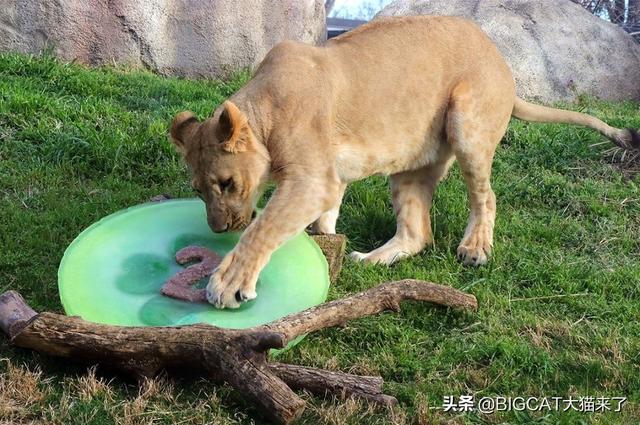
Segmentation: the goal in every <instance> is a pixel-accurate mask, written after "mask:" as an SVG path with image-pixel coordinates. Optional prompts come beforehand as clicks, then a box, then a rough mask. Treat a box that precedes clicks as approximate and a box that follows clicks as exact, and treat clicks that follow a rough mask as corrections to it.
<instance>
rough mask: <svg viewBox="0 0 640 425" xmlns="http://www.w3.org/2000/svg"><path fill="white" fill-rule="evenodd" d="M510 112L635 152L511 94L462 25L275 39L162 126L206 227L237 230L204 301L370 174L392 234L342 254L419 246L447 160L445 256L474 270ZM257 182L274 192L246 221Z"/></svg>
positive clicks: (322, 220)
mask: <svg viewBox="0 0 640 425" xmlns="http://www.w3.org/2000/svg"><path fill="white" fill-rule="evenodd" d="M511 116H515V117H517V118H520V119H524V120H529V121H546V122H563V123H570V124H579V125H585V126H589V127H591V128H594V129H596V130H598V131H599V132H601V133H602V134H604V135H605V136H607V137H608V138H610V139H611V140H612V141H613V142H614V143H616V144H618V145H619V146H622V147H624V148H631V147H634V148H637V147H639V146H640V137H639V136H638V133H637V132H635V131H632V130H621V129H617V128H613V127H610V126H608V125H607V124H605V123H603V122H602V121H600V120H598V119H597V118H594V117H591V116H589V115H585V114H580V113H576V112H569V111H562V110H558V109H552V108H546V107H542V106H536V105H533V104H530V103H527V102H525V101H523V100H521V99H519V98H517V97H516V94H515V87H514V80H513V77H512V75H511V71H510V69H509V67H508V66H507V64H506V62H505V60H504V59H503V57H502V56H501V55H500V52H499V51H498V49H497V48H496V47H495V46H494V44H493V43H492V42H491V41H490V40H489V38H488V37H487V36H486V35H485V34H484V33H483V32H482V31H481V30H480V28H479V27H477V26H476V25H475V24H473V23H472V22H470V21H467V20H464V19H461V18H453V17H429V16H423V17H405V18H386V19H379V20H376V21H373V22H371V23H369V24H367V25H363V26H361V27H359V28H358V29H355V30H353V31H351V32H349V33H346V34H344V35H342V36H340V37H337V38H334V39H332V40H329V41H328V42H327V43H326V44H325V45H324V46H322V47H313V46H309V45H305V44H300V43H294V42H284V43H281V44H278V45H277V46H276V47H274V48H273V49H272V50H271V51H270V52H269V53H268V54H267V56H266V57H265V59H264V60H263V62H262V63H261V64H260V66H259V67H258V69H257V70H256V72H255V75H254V76H253V78H252V79H251V80H250V81H249V82H248V83H247V84H246V85H245V86H244V87H243V88H242V89H240V90H239V91H238V92H237V93H235V94H234V95H233V96H231V98H230V99H229V100H228V101H227V102H225V103H224V104H223V105H221V106H220V107H219V108H217V109H216V110H215V111H214V112H213V115H212V116H211V117H210V118H208V119H207V120H205V121H204V122H199V121H198V120H197V119H196V118H195V117H194V115H193V114H191V113H190V112H182V113H180V114H178V115H177V116H176V118H175V119H174V121H173V124H172V126H171V138H172V140H173V142H174V143H175V145H176V146H177V147H178V149H179V150H180V151H181V152H182V153H183V155H184V158H185V160H186V162H187V163H188V164H189V166H190V168H191V171H192V174H193V181H192V184H193V188H194V189H195V190H196V191H197V192H198V193H199V194H200V196H201V198H202V199H203V200H204V202H205V204H206V209H207V218H208V222H209V226H210V227H211V229H212V230H213V231H214V232H225V231H229V230H240V229H245V231H244V233H243V234H242V237H241V238H240V241H239V243H238V244H237V246H236V247H235V248H234V249H233V250H232V251H231V252H230V253H229V254H228V255H227V256H226V257H225V258H224V259H223V261H222V263H221V264H220V266H219V267H218V268H217V269H216V270H215V272H214V273H213V275H212V277H211V280H210V282H209V285H208V286H207V299H208V300H209V302H210V303H212V304H214V305H215V306H216V307H218V308H225V307H230V308H235V307H238V306H239V305H240V303H242V302H243V301H246V300H250V299H252V298H255V297H256V281H257V278H258V274H259V273H260V270H261V269H262V268H263V267H264V266H265V264H266V263H267V262H268V261H269V257H270V256H271V253H272V252H273V251H274V250H275V249H276V248H278V247H279V246H280V245H282V244H283V243H284V242H285V241H286V240H287V239H289V238H291V237H292V236H294V235H296V234H297V233H299V232H301V231H303V230H304V229H305V228H306V227H307V226H308V225H309V224H311V223H313V224H314V228H315V230H316V231H318V232H323V233H334V232H335V224H336V220H337V218H338V210H339V208H340V203H341V200H342V195H343V193H344V190H345V186H346V185H347V183H349V182H352V181H354V180H359V179H363V178H365V177H368V176H371V175H373V174H384V175H389V176H390V181H391V192H392V194H393V208H394V211H395V214H396V216H397V230H396V234H395V236H394V237H393V238H391V240H390V241H388V242H387V243H386V244H384V245H383V246H381V247H380V248H378V249H375V250H373V251H371V252H369V253H359V252H354V253H352V254H351V256H352V257H353V258H354V259H356V260H363V261H369V262H378V263H385V264H391V263H392V262H394V261H397V260H398V259H400V258H403V257H406V256H410V255H414V254H416V253H417V252H419V251H421V250H422V249H423V248H424V247H425V245H427V244H429V243H430V242H431V241H432V233H431V222H430V218H429V209H430V207H431V199H432V196H433V192H434V190H435V188H436V185H437V184H438V182H439V181H440V180H441V179H442V178H443V177H444V176H445V174H446V173H447V170H448V169H449V167H450V165H451V164H452V162H453V161H454V159H457V160H458V162H459V164H460V167H461V169H462V172H463V175H464V179H465V181H466V183H467V187H468V191H469V200H470V206H471V213H470V216H469V222H468V224H467V228H466V231H465V234H464V237H463V239H462V242H461V243H460V246H459V247H458V258H459V259H460V260H461V261H462V262H464V263H465V264H469V265H479V264H483V263H485V262H486V261H487V258H488V256H489V254H490V252H491V247H492V243H493V225H494V221H495V216H496V199H495V196H494V194H493V191H492V190H491V184H490V176H491V163H492V160H493V155H494V152H495V149H496V146H497V145H498V142H499V141H500V139H501V138H502V137H503V135H504V133H505V131H506V129H507V125H508V124H509V120H510V118H511ZM270 180H271V181H275V182H276V184H277V189H276V191H275V193H274V194H273V196H272V197H271V199H270V200H269V202H268V204H267V206H266V208H265V209H264V211H263V213H262V214H261V215H260V216H259V217H257V218H256V219H255V220H252V218H253V217H254V208H255V205H256V202H257V200H258V199H259V197H260V195H261V194H262V188H263V187H264V185H265V184H266V183H267V182H268V181H270ZM301 284H302V283H301Z"/></svg>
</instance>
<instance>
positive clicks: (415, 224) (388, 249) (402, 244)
mask: <svg viewBox="0 0 640 425" xmlns="http://www.w3.org/2000/svg"><path fill="white" fill-rule="evenodd" d="M452 160H453V156H452V155H451V153H448V154H446V155H443V157H442V158H441V160H440V161H439V162H438V163H437V164H434V165H430V166H429V167H425V168H422V169H419V170H416V171H407V172H403V173H398V174H394V175H392V176H391V194H392V201H393V209H394V212H395V214H396V220H397V225H396V234H395V235H394V237H393V238H391V239H390V240H389V241H388V242H387V243H386V244H384V245H383V246H381V247H380V248H378V249H375V250H373V251H371V252H369V253H361V252H352V253H351V255H350V256H351V258H352V259H354V260H357V261H367V262H371V263H381V264H391V263H394V262H396V261H398V260H400V259H402V258H405V257H409V256H411V255H414V254H417V253H418V252H420V251H422V249H423V248H424V247H425V245H427V244H429V243H431V242H432V241H433V235H432V233H431V219H430V217H429V210H430V209H431V201H432V198H433V192H434V190H435V188H436V186H437V184H438V182H439V181H440V180H441V179H442V177H443V176H444V175H445V174H446V172H447V170H448V169H449V166H450V165H451V162H452Z"/></svg>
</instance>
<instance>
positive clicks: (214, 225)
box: [207, 210, 257, 233]
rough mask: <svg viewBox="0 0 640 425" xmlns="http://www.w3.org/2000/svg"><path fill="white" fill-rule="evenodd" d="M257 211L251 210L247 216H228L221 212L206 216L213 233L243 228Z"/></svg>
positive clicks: (253, 217)
mask: <svg viewBox="0 0 640 425" xmlns="http://www.w3.org/2000/svg"><path fill="white" fill-rule="evenodd" d="M256 215H257V212H256V211H255V210H253V211H252V212H251V216H250V217H249V218H245V217H238V218H235V219H234V217H228V216H225V215H223V214H220V215H216V216H212V217H207V222H208V224H209V228H211V230H212V231H213V232H214V233H224V232H232V231H240V230H244V229H245V228H246V227H247V226H248V225H249V224H250V223H251V222H252V221H253V219H255V218H256Z"/></svg>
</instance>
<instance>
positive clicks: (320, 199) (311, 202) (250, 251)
mask: <svg viewBox="0 0 640 425" xmlns="http://www.w3.org/2000/svg"><path fill="white" fill-rule="evenodd" d="M340 193H341V191H340V184H339V183H338V182H337V181H328V180H326V179H319V178H313V177H312V176H309V175H308V174H307V175H301V176H291V178H288V179H286V180H283V181H282V183H281V184H280V185H279V186H278V188H277V189H276V191H275V192H274V194H273V196H272V198H271V199H270V200H269V202H268V203H267V206H266V207H265V209H264V211H263V212H262V214H261V215H260V216H259V217H258V218H256V220H255V221H254V222H253V223H251V225H249V227H248V228H247V229H246V230H245V232H244V233H243V234H242V236H241V237H240V241H239V242H238V244H237V245H236V247H235V248H234V249H233V250H232V251H231V252H229V253H228V254H227V255H226V256H225V258H224V259H223V260H222V263H220V266H219V267H218V268H217V269H216V270H215V272H214V273H213V275H212V276H211V279H210V280H209V284H208V285H207V291H206V293H207V300H208V301H209V302H210V303H211V304H213V305H214V306H216V307H217V308H225V307H228V308H237V307H239V306H240V304H241V303H242V302H243V301H247V300H251V299H253V298H255V297H256V296H257V293H256V283H257V281H258V275H259V274H260V271H261V270H262V268H263V267H264V266H265V265H266V264H267V262H268V261H269V258H270V257H271V254H272V253H273V251H275V250H276V249H277V248H278V247H279V246H280V245H282V244H283V243H284V242H286V241H287V240H288V239H290V238H291V237H293V236H295V235H296V234H298V233H300V232H301V231H303V230H304V229H305V228H306V227H307V226H308V225H309V224H310V223H312V222H313V221H314V220H315V219H317V218H318V217H319V216H320V215H321V214H322V213H324V212H325V211H327V210H329V209H330V208H332V207H333V206H334V205H335V203H336V199H338V198H339V195H340Z"/></svg>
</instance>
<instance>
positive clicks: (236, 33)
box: [0, 0, 326, 77]
mask: <svg viewBox="0 0 640 425" xmlns="http://www.w3.org/2000/svg"><path fill="white" fill-rule="evenodd" d="M0 7H1V8H2V14H0V51H20V52H25V53H36V54H37V53H40V52H42V51H43V50H50V51H52V52H53V53H54V54H55V55H56V56H58V57H60V58H61V59H63V60H67V61H71V60H73V61H77V62H80V63H84V64H89V65H98V64H112V63H120V64H126V65H133V66H143V67H145V68H148V69H151V70H153V71H155V72H158V73H160V74H164V75H178V76H185V77H223V76H226V75H228V74H229V73H230V72H232V71H236V70H238V69H241V68H245V67H253V66H255V65H257V64H258V63H259V62H260V61H261V60H262V58H263V57H264V55H265V54H266V53H267V52H268V51H269V49H271V47H273V46H274V45H275V44H277V43H278V42H280V41H282V40H285V39H288V40H298V41H303V42H307V43H320V42H322V41H323V40H324V39H325V37H326V24H325V11H324V1H322V0H271V1H267V0H262V1H260V0H235V1H234V0H144V1H139V0H48V1H42V0H0Z"/></svg>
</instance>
